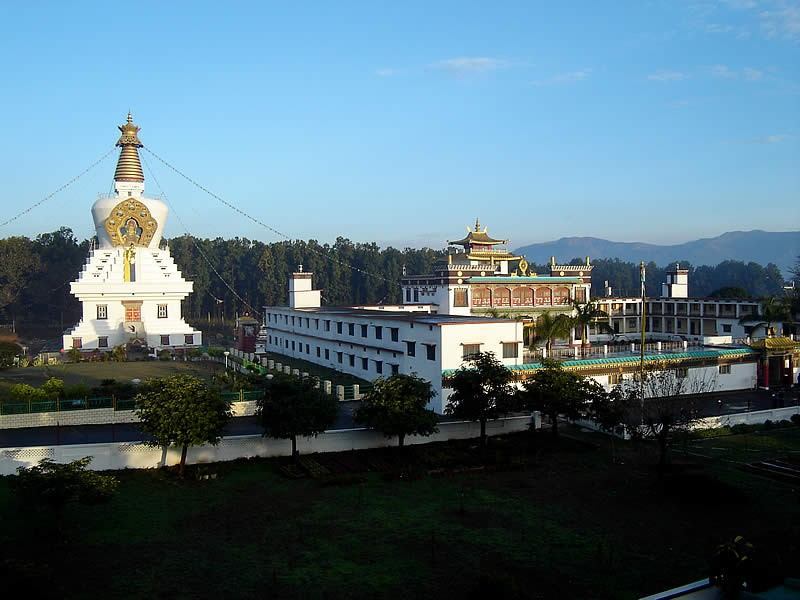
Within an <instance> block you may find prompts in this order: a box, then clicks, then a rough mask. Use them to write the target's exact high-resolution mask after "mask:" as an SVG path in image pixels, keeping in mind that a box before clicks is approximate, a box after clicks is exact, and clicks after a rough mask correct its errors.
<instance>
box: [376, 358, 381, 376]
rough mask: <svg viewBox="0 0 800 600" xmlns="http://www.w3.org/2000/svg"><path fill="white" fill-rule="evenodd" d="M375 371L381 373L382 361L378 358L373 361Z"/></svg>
mask: <svg viewBox="0 0 800 600" xmlns="http://www.w3.org/2000/svg"><path fill="white" fill-rule="evenodd" d="M375 371H376V372H377V373H378V375H380V374H382V373H383V362H382V361H380V360H376V361H375Z"/></svg>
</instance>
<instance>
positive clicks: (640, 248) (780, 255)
mask: <svg viewBox="0 0 800 600" xmlns="http://www.w3.org/2000/svg"><path fill="white" fill-rule="evenodd" d="M516 252H517V254H523V255H525V257H526V258H527V259H528V261H529V262H533V263H537V264H543V263H547V262H549V261H550V257H551V256H555V257H556V258H557V259H558V260H559V261H568V260H570V259H573V258H578V257H580V258H583V257H585V256H589V257H591V258H618V259H620V260H623V261H631V262H639V261H641V260H644V261H645V262H649V261H653V262H655V263H656V264H657V265H659V266H666V265H668V264H670V263H673V262H675V261H688V262H690V263H691V264H692V265H695V266H697V265H717V264H719V263H721V262H722V261H724V260H741V261H744V262H750V261H753V262H756V263H759V264H761V265H766V264H767V263H775V264H776V265H777V266H778V267H779V268H780V269H781V270H782V271H784V272H786V271H788V269H789V268H791V267H792V266H793V265H794V264H795V261H796V260H797V256H798V255H800V231H761V230H757V229H756V230H753V231H729V232H728V233H723V234H722V235H720V236H717V237H713V238H704V239H700V240H694V241H691V242H686V243H684V244H675V245H671V246H662V245H659V244H647V243H643V242H612V241H609V240H603V239H599V238H593V237H565V238H561V239H560V240H556V241H554V242H543V243H540V244H530V245H528V246H522V247H521V248H517V249H516Z"/></svg>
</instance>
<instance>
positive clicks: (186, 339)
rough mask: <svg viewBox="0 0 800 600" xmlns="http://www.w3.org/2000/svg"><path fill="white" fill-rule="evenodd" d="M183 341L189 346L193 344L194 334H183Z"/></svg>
mask: <svg viewBox="0 0 800 600" xmlns="http://www.w3.org/2000/svg"><path fill="white" fill-rule="evenodd" d="M183 343H184V344H185V345H187V346H191V345H192V344H194V335H193V334H191V333H190V334H188V335H185V336H183Z"/></svg>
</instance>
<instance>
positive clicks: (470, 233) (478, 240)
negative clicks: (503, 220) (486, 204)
mask: <svg viewBox="0 0 800 600" xmlns="http://www.w3.org/2000/svg"><path fill="white" fill-rule="evenodd" d="M507 242H508V240H498V239H495V238H493V237H489V234H488V233H487V232H486V227H484V228H483V229H481V222H480V221H479V220H478V219H475V229H472V228H470V227H467V235H466V237H463V238H461V239H460V240H448V241H447V243H448V244H453V245H458V246H466V245H467V244H490V245H496V244H505V243H507Z"/></svg>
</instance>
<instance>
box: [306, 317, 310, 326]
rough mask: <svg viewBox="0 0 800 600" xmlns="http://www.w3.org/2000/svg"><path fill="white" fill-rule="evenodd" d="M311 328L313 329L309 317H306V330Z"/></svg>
mask: <svg viewBox="0 0 800 600" xmlns="http://www.w3.org/2000/svg"><path fill="white" fill-rule="evenodd" d="M310 327H311V325H309V320H308V317H306V328H310Z"/></svg>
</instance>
